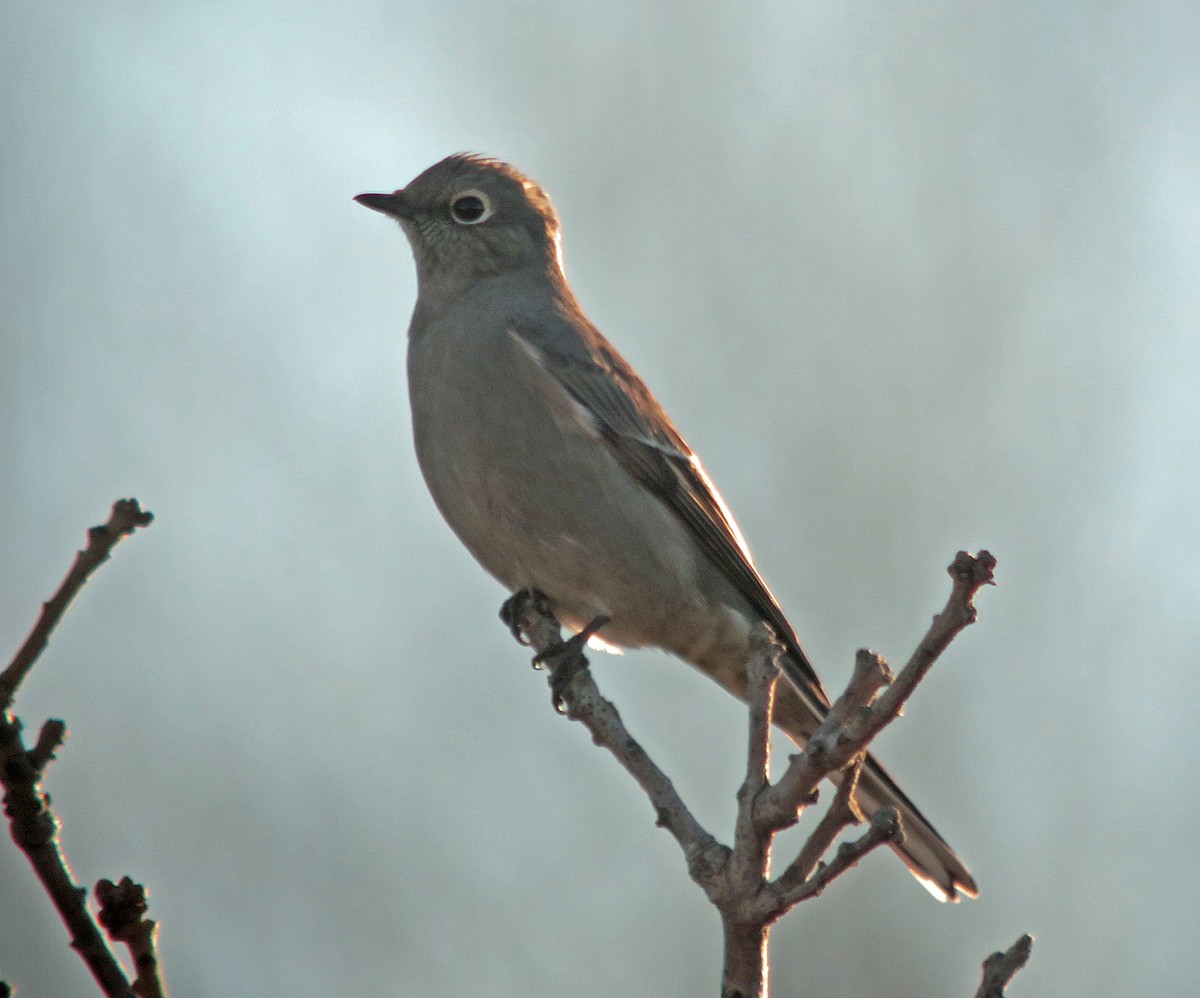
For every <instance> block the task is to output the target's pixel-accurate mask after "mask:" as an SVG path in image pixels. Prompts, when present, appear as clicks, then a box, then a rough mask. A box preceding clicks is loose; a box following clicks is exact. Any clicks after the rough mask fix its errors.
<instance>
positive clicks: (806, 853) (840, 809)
mask: <svg viewBox="0 0 1200 998" xmlns="http://www.w3.org/2000/svg"><path fill="white" fill-rule="evenodd" d="M863 759H864V756H861V755H860V756H859V757H858V758H857V759H856V760H855V762H854V765H852V766H851V767H850V769H849V770H847V772H846V773H845V775H843V776H842V782H841V783H839V784H838V788H837V793H836V794H835V795H834V798H833V803H832V804H830V805H829V810H828V811H826V812H825V814H824V815H822V816H821V820H820V822H818V824H817V827H816V828H814V829H813V831H812V834H811V835H810V836H809V837H808V839H807V841H805V843H804V845H803V846H802V847H801V849H800V852H799V854H798V855H797V856H796V858H795V859H794V860H792V863H791V865H790V866H789V867H788V868H787V869H786V870H784V871H783V873H782V874H780V876H779V880H778V881H777V884H778V886H779V889H780V890H781V891H791V890H793V889H795V888H796V887H797V886H799V885H800V884H802V883H804V881H805V880H807V879H808V878H809V877H810V876H811V875H812V872H813V870H815V869H816V868H817V864H818V863H819V862H820V861H821V857H822V856H824V855H825V854H826V853H827V852H829V849H830V847H831V846H832V845H833V843H834V842H835V841H836V840H837V837H838V836H839V835H840V834H841V833H842V830H843V829H845V828H848V827H850V826H851V825H857V824H859V822H861V821H862V816H861V815H860V814H859V813H858V809H857V808H856V807H855V805H854V791H855V790H856V789H857V788H858V774H859V773H860V772H862V764H863Z"/></svg>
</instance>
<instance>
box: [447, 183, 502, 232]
mask: <svg viewBox="0 0 1200 998" xmlns="http://www.w3.org/2000/svg"><path fill="white" fill-rule="evenodd" d="M494 211H495V209H494V208H493V207H492V202H491V201H490V200H489V199H488V196H487V195H486V194H484V193H483V191H476V190H469V191H463V192H462V193H461V194H456V195H454V199H453V200H452V201H451V202H450V217H451V218H453V219H454V221H456V222H457V223H458V224H459V225H478V224H479V223H480V222H486V221H487V220H488V219H489V218H491V217H492V214H493V212H494Z"/></svg>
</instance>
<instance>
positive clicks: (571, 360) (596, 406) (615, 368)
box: [509, 324, 829, 714]
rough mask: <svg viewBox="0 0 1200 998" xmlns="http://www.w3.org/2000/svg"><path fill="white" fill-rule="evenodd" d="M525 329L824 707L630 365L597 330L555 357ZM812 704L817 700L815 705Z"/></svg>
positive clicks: (742, 550) (695, 464)
mask: <svg viewBox="0 0 1200 998" xmlns="http://www.w3.org/2000/svg"><path fill="white" fill-rule="evenodd" d="M537 332H538V331H537V330H536V329H533V328H530V327H522V325H520V324H516V325H513V326H512V327H510V329H509V335H510V336H512V337H513V338H514V339H515V340H516V341H517V342H518V343H519V344H520V345H521V347H523V348H524V350H525V351H526V352H527V353H528V354H529V356H530V357H532V358H533V360H534V361H535V362H536V363H538V364H539V365H540V366H541V367H542V368H543V369H544V370H545V371H546V373H547V374H549V375H550V376H551V377H552V378H554V379H555V380H556V381H557V382H558V383H559V384H560V385H561V386H562V387H563V388H564V389H565V390H566V391H567V393H568V394H569V395H570V397H571V398H572V399H573V400H574V401H575V402H576V403H577V404H578V405H579V406H580V407H582V409H583V411H584V412H585V413H586V415H587V418H588V419H589V420H590V421H591V423H592V425H593V427H594V428H595V429H596V431H597V432H598V433H599V434H600V436H601V438H602V439H603V440H604V441H605V443H607V444H608V446H609V447H610V448H612V451H613V454H614V455H615V456H616V458H617V460H618V461H620V463H621V465H622V466H623V467H624V468H625V469H626V470H627V471H628V472H629V473H630V474H631V475H632V476H633V477H634V479H635V480H636V481H637V482H638V483H639V484H640V485H641V486H642V487H643V488H645V489H646V490H647V491H649V492H650V493H652V494H653V495H654V496H656V497H657V498H658V499H659V500H660V501H662V502H663V503H664V504H665V505H666V506H667V507H668V508H669V509H670V510H671V511H672V512H673V513H675V515H676V516H678V517H679V519H680V520H681V521H682V522H683V524H684V525H685V526H686V527H687V529H688V530H689V531H690V532H691V534H692V536H693V537H694V538H695V539H696V541H697V543H698V544H699V546H700V548H701V550H702V551H703V552H704V554H705V555H707V557H708V559H709V560H710V561H711V562H712V563H713V564H715V565H716V566H717V567H718V568H719V569H720V570H721V571H722V572H723V573H724V574H725V576H726V578H728V579H729V580H730V581H731V582H732V583H733V584H734V586H735V587H736V588H737V589H738V591H739V592H741V593H742V595H743V596H745V597H746V599H747V600H748V601H749V602H750V604H751V606H753V607H754V608H755V609H756V610H757V611H758V612H759V613H760V614H761V615H762V618H763V619H764V620H765V621H766V622H767V623H768V624H770V625H771V627H772V628H773V629H774V631H775V634H776V636H777V637H778V638H779V639H780V640H781V641H783V642H784V644H785V645H786V646H787V650H788V652H789V654H788V656H787V658H786V659H785V667H786V668H787V672H788V674H789V677H790V678H791V679H792V681H793V683H794V685H795V686H796V687H797V690H798V691H799V692H800V693H801V694H803V695H805V699H806V700H809V701H810V702H812V706H813V708H814V710H816V712H817V713H818V714H822V713H824V711H823V710H822V708H827V707H828V706H829V698H828V697H827V696H826V694H825V691H824V689H823V688H822V686H821V681H820V679H818V678H817V674H816V672H815V671H814V670H813V667H812V665H811V664H810V663H809V661H808V657H807V656H806V655H805V654H804V651H803V649H802V648H801V647H800V642H799V639H798V638H797V637H796V633H795V631H794V630H793V629H792V625H791V624H790V623H789V622H788V619H787V617H786V616H784V613H783V610H782V609H781V608H780V606H779V603H778V602H777V601H776V599H775V597H774V596H773V595H772V594H771V590H770V589H768V588H767V584H766V583H765V582H764V581H763V579H762V576H760V575H759V574H758V571H757V570H756V569H755V567H754V563H753V561H752V559H751V556H750V551H749V548H748V547H747V546H746V541H745V539H744V538H743V537H742V533H741V531H740V530H738V527H737V524H736V523H735V522H734V520H733V516H732V514H731V513H730V512H729V509H728V507H727V506H726V505H725V502H724V500H723V499H722V498H721V495H720V493H719V492H717V489H716V487H715V486H714V485H713V483H712V481H711V480H710V479H709V477H708V475H707V474H706V473H705V471H704V468H703V467H702V466H701V464H700V460H699V458H697V457H696V455H695V454H694V453H692V449H691V448H690V447H689V446H688V445H687V442H686V441H685V440H684V439H683V437H681V436H680V435H679V432H678V431H677V430H676V429H675V427H674V426H673V425H672V424H671V421H670V419H669V418H668V417H667V414H666V413H665V412H664V411H663V409H662V406H660V405H659V404H658V402H657V400H656V399H655V398H654V396H653V395H651V394H650V390H649V389H648V388H647V387H646V385H645V384H644V383H643V382H642V380H641V378H639V377H638V376H637V374H636V373H635V372H634V370H633V368H632V367H630V365H629V363H628V362H627V361H626V360H625V359H624V358H623V357H622V356H621V355H620V354H618V353H617V352H616V351H615V350H614V349H613V348H612V347H611V346H610V345H609V344H608V342H607V341H606V340H605V339H604V338H603V337H602V336H601V335H600V334H599V333H598V332H594V331H593V330H591V329H589V330H588V332H589V333H591V334H592V335H591V336H590V337H588V338H587V339H586V340H584V341H583V342H580V341H579V340H573V341H572V342H571V344H570V345H571V346H573V347H576V348H579V347H583V348H584V349H575V350H572V351H571V352H570V353H567V352H565V351H564V352H560V351H558V350H555V349H554V348H553V347H551V346H549V345H547V343H546V339H545V337H543V336H538V335H537ZM814 701H815V702H814Z"/></svg>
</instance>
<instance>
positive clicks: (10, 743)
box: [0, 713, 133, 998]
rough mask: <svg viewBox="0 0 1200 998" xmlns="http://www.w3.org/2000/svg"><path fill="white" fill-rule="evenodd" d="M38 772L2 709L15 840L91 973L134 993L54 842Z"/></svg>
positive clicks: (110, 986)
mask: <svg viewBox="0 0 1200 998" xmlns="http://www.w3.org/2000/svg"><path fill="white" fill-rule="evenodd" d="M38 778H39V774H38V771H37V770H36V769H35V768H34V766H33V763H32V762H31V760H30V754H29V752H28V750H26V748H25V744H24V741H23V740H22V738H21V722H20V721H19V720H17V719H16V718H15V717H13V716H12V715H11V714H8V713H4V714H0V784H3V786H4V813H5V815H7V817H8V821H9V828H10V831H11V832H12V837H13V841H14V842H16V844H17V846H18V847H19V848H20V849H21V851H22V852H23V853H25V855H26V856H27V857H28V858H29V862H30V864H31V865H32V866H33V872H34V873H36V874H37V878H38V880H40V881H41V882H42V886H43V887H45V888H46V893H47V894H49V895H50V900H51V901H52V902H53V903H54V907H55V908H57V909H58V914H59V917H61V918H62V920H63V923H64V924H65V925H66V927H67V932H69V933H70V936H71V945H72V946H73V947H74V948H75V949H76V950H78V951H79V955H80V956H81V957H83V960H84V962H85V963H86V964H87V965H88V969H89V970H91V972H92V976H93V977H95V978H96V982H97V983H98V984H99V985H100V987H101V989H102V990H103V991H104V993H105V994H106V995H108V996H110V998H132V996H133V992H132V991H131V990H130V989H129V981H128V980H127V979H126V977H125V971H124V970H122V969H121V965H120V963H119V962H118V961H117V958H116V956H114V955H113V952H112V950H110V949H109V948H108V945H107V944H106V943H105V942H104V937H103V936H101V935H100V930H99V929H97V928H96V923H95V922H93V921H92V916H91V914H90V913H89V912H88V910H87V903H86V899H87V891H85V890H84V889H83V888H82V887H80V886H78V885H77V884H76V883H75V881H74V880H73V879H72V878H71V872H70V868H69V867H68V866H67V861H66V858H65V857H64V856H63V854H62V852H61V850H60V849H59V845H58V828H59V824H58V818H57V817H55V814H54V812H53V811H52V810H51V809H50V803H49V800H48V798H47V797H46V795H45V794H43V793H42V792H41V788H40V787H39V786H38Z"/></svg>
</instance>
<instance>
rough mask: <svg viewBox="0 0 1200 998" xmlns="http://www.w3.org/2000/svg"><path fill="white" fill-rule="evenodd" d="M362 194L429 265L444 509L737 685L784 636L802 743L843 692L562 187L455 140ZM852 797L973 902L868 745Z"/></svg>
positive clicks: (928, 877) (512, 567) (411, 337)
mask: <svg viewBox="0 0 1200 998" xmlns="http://www.w3.org/2000/svg"><path fill="white" fill-rule="evenodd" d="M355 200H356V201H357V202H359V203H360V204H362V205H363V206H365V207H367V208H370V209H373V210H375V211H378V212H382V213H383V214H384V215H387V216H390V217H391V218H392V219H394V220H396V221H397V222H399V224H400V227H401V229H402V230H403V231H404V234H405V235H406V236H407V239H408V242H409V244H410V246H411V249H412V253H413V257H414V260H415V263H416V272H417V299H416V304H415V307H414V309H413V314H412V320H411V323H410V326H409V331H408V349H407V373H408V390H409V401H410V405H411V409H412V426H413V437H414V442H415V446H416V455H417V461H418V464H419V465H420V468H421V472H422V474H423V476H424V479H425V482H426V484H427V486H428V488H429V491H430V493H431V495H432V497H433V500H434V503H435V504H436V506H437V507H438V509H439V511H440V512H441V514H442V516H443V517H444V518H445V520H446V522H447V523H448V524H449V526H450V528H451V529H452V530H453V532H454V533H455V534H456V535H457V536H458V538H459V539H460V540H461V542H462V543H463V544H464V545H465V546H466V548H467V549H468V551H470V553H471V554H472V555H473V556H474V557H475V559H476V560H477V561H478V562H479V563H480V564H481V565H482V567H483V568H484V569H485V570H486V571H488V572H489V573H490V574H491V575H492V576H494V577H495V578H496V579H497V580H499V582H500V583H501V584H502V585H504V586H505V587H506V588H507V589H508V590H509V591H510V592H512V593H514V594H515V593H518V592H521V591H525V590H532V591H536V592H539V593H541V594H544V596H545V598H546V599H547V600H548V601H549V603H550V606H551V608H552V610H553V613H554V615H555V616H556V617H557V619H558V620H559V621H561V622H562V623H563V624H564V625H566V626H567V627H569V628H572V629H574V630H576V631H583V630H584V629H585V628H587V627H588V625H589V624H594V623H595V622H598V621H600V620H601V618H605V620H604V623H603V626H602V627H600V628H599V630H598V631H596V633H595V635H594V638H595V639H598V640H599V641H600V642H602V643H603V644H605V645H607V646H610V647H613V648H616V649H621V648H635V647H647V646H648V647H656V648H661V649H664V650H666V651H667V652H669V653H672V654H674V655H676V656H678V657H679V658H681V659H683V660H684V661H686V662H688V663H690V664H691V665H693V666H695V667H696V668H697V669H698V670H699V671H700V672H702V673H704V674H706V675H707V676H709V677H710V678H712V679H713V680H715V681H716V682H717V683H718V684H720V685H721V686H722V687H724V688H725V689H726V690H728V691H729V692H730V693H732V694H733V695H734V696H736V697H739V698H740V699H742V700H745V698H746V690H747V674H746V665H745V663H746V660H747V655H748V654H749V648H750V645H751V640H752V634H753V633H754V632H755V630H756V629H757V628H760V627H761V625H762V624H764V623H765V624H766V625H768V626H769V627H770V628H771V630H772V631H773V632H774V634H775V637H776V639H777V640H778V641H779V642H780V643H781V644H782V646H783V651H782V654H781V656H780V671H781V672H782V674H783V675H784V676H785V677H786V679H787V680H788V682H787V683H786V684H780V685H779V687H778V689H777V693H776V705H775V715H774V716H775V722H776V724H777V725H778V726H779V727H781V728H782V729H783V730H784V731H785V732H786V733H787V735H788V736H789V737H791V739H792V740H793V741H795V742H796V743H797V744H799V745H804V744H805V742H806V740H807V739H808V738H809V736H811V735H812V734H813V732H814V731H815V730H816V728H817V727H818V725H819V724H820V723H821V721H822V719H823V718H824V717H825V715H826V713H827V712H828V710H829V707H830V700H829V697H828V695H827V694H826V692H825V690H824V688H823V686H822V685H821V681H820V679H819V678H818V676H817V673H816V671H815V670H814V669H813V666H812V664H811V663H810V661H809V658H808V656H807V655H806V654H805V652H804V649H803V647H802V646H801V644H800V639H799V638H798V636H797V634H796V631H795V629H794V628H793V627H792V625H791V623H790V622H789V620H788V618H787V616H786V615H785V614H784V611H783V609H782V608H781V607H780V605H779V603H778V601H777V600H776V599H775V597H774V595H773V594H772V593H771V590H770V589H769V588H768V587H767V584H766V582H765V581H764V580H763V578H762V576H761V575H760V574H759V572H758V570H757V568H755V565H754V560H753V558H752V557H751V554H750V549H749V547H748V546H747V543H746V540H745V538H744V537H743V535H742V532H741V530H740V529H739V528H738V526H737V523H736V522H735V520H734V518H733V515H732V513H731V512H730V511H729V508H728V506H727V505H726V503H725V501H724V499H722V497H721V494H720V493H719V492H718V491H717V488H716V486H715V485H714V484H713V482H712V480H711V479H710V478H709V476H708V474H707V472H706V471H705V470H704V467H703V466H702V465H701V463H700V460H699V458H697V456H696V454H695V453H694V452H693V451H692V449H691V448H690V447H689V446H688V444H687V443H686V441H685V440H684V438H683V437H682V436H681V435H680V433H679V431H678V430H677V429H676V428H675V425H674V424H673V423H672V422H671V420H670V418H669V417H668V416H667V414H666V412H665V411H664V410H663V408H662V406H661V405H660V404H659V403H658V401H657V400H656V399H655V397H654V396H653V395H652V394H651V392H650V389H649V388H647V386H646V384H645V383H644V382H643V381H642V379H641V378H640V377H639V376H638V374H637V373H636V372H635V371H634V369H633V367H632V366H631V365H630V364H629V362H628V361H626V360H625V358H624V357H622V356H621V354H620V353H619V352H618V351H617V349H616V348H615V347H614V346H613V345H612V344H611V343H610V342H609V341H608V340H607V339H606V338H605V337H604V336H603V335H602V334H601V332H600V331H599V330H598V329H597V328H596V327H595V326H594V325H593V324H592V322H591V321H590V320H589V319H588V318H587V316H586V315H585V314H584V311H583V309H582V307H581V306H580V304H579V302H578V300H577V299H576V297H575V295H574V293H573V292H572V290H571V287H570V285H569V284H568V282H567V278H566V275H565V272H564V270H563V263H562V240H561V231H562V229H561V225H560V221H559V216H558V213H557V211H556V210H555V208H554V205H553V204H552V202H551V200H550V197H549V195H548V194H547V193H546V191H545V190H544V189H543V188H542V187H541V186H540V185H539V184H537V183H536V182H534V181H533V180H531V179H530V178H529V177H527V176H526V175H524V174H523V173H521V172H520V171H519V170H517V169H516V168H515V167H513V166H511V165H509V164H508V163H505V162H502V161H500V160H497V159H491V158H488V157H485V156H480V155H476V154H471V153H458V154H455V155H452V156H449V157H447V158H446V159H443V160H441V161H440V162H438V163H436V164H434V165H433V166H431V167H429V168H428V169H427V170H425V171H424V172H423V173H421V174H420V175H419V176H417V177H416V178H415V179H414V180H412V181H411V182H410V183H409V184H408V185H407V186H405V187H402V188H400V189H398V190H395V191H393V192H392V193H390V194H388V193H375V194H360V195H358V196H357V197H356V198H355ZM855 799H856V803H857V805H858V806H859V808H860V809H861V810H862V811H863V812H864V813H872V812H874V811H875V810H876V809H877V808H879V807H881V806H885V805H891V806H894V807H895V808H896V809H897V810H898V812H899V813H900V816H901V821H902V824H903V827H904V830H905V835H904V839H903V842H901V843H895V844H893V848H894V849H895V850H896V852H897V853H898V854H899V856H900V858H901V859H902V860H903V861H904V863H905V864H906V865H907V866H908V868H909V870H911V871H912V873H913V874H914V875H915V876H916V877H917V879H918V880H919V881H921V882H922V883H923V884H924V885H925V887H926V888H927V889H928V890H929V891H930V893H931V894H933V895H934V896H935V897H937V898H939V899H941V900H947V901H957V900H958V899H959V897H960V896H964V895H965V896H968V897H975V896H977V895H978V887H977V886H976V884H975V880H974V879H973V878H972V876H971V874H970V872H969V871H968V870H967V868H966V866H965V865H964V863H963V861H962V860H961V859H959V857H958V856H957V854H956V853H955V852H954V850H953V849H952V848H951V847H950V846H949V845H948V844H947V843H946V841H945V840H944V839H943V838H942V836H941V835H939V834H938V832H937V831H936V830H935V829H934V827H933V825H932V824H930V822H929V821H928V819H926V818H925V816H924V815H923V814H922V813H921V812H920V811H919V810H918V809H917V807H916V805H914V804H913V803H912V801H910V800H909V798H908V797H907V796H906V795H905V794H904V792H903V791H902V790H901V789H900V787H899V786H898V785H897V784H896V782H895V781H894V780H893V779H892V778H891V777H890V776H889V775H888V773H887V772H886V770H884V768H883V767H882V766H881V765H880V764H879V762H878V761H877V760H876V759H875V758H874V757H873V756H868V757H867V758H866V760H865V762H864V765H863V768H862V770H861V773H860V777H859V783H858V787H857V789H856V797H855Z"/></svg>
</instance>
